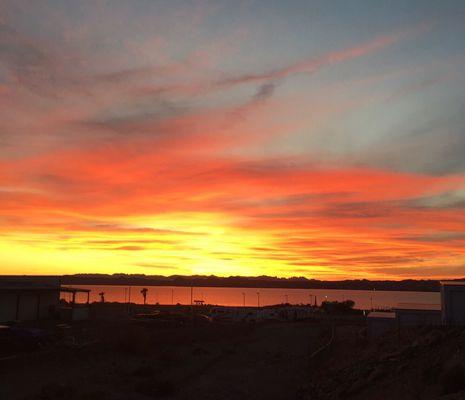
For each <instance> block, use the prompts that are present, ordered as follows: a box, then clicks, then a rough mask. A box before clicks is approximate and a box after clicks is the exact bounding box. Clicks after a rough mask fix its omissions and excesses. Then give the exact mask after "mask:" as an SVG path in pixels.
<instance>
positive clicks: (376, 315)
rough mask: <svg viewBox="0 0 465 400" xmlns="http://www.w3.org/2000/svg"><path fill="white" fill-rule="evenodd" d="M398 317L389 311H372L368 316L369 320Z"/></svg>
mask: <svg viewBox="0 0 465 400" xmlns="http://www.w3.org/2000/svg"><path fill="white" fill-rule="evenodd" d="M395 317H396V313H394V312H390V311H389V312H387V311H372V312H371V313H369V314H368V318H388V319H394V318H395Z"/></svg>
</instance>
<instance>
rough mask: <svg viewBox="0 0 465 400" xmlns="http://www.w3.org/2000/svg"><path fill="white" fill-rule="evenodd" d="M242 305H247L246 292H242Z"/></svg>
mask: <svg viewBox="0 0 465 400" xmlns="http://www.w3.org/2000/svg"><path fill="white" fill-rule="evenodd" d="M242 306H243V307H245V293H244V292H242Z"/></svg>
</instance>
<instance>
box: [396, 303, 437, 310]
mask: <svg viewBox="0 0 465 400" xmlns="http://www.w3.org/2000/svg"><path fill="white" fill-rule="evenodd" d="M394 310H396V311H407V310H410V311H441V304H432V303H399V304H397V307H394Z"/></svg>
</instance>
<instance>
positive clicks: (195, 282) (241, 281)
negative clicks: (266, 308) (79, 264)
mask: <svg viewBox="0 0 465 400" xmlns="http://www.w3.org/2000/svg"><path fill="white" fill-rule="evenodd" d="M449 280H450V279H449ZM456 280H462V279H456ZM439 282H440V281H439V280H433V279H429V280H423V279H422V280H414V279H405V280H399V281H394V280H385V281H380V280H376V281H370V280H367V279H353V280H341V281H323V280H317V279H307V278H304V277H292V278H278V277H272V276H256V277H248V276H229V277H218V276H214V275H210V276H204V275H193V276H183V275H171V276H159V275H141V274H134V275H132V274H113V275H108V274H75V275H64V276H63V277H62V283H63V284H65V285H137V286H144V285H146V286H147V285H153V286H194V287H200V286H203V287H245V288H246V287H256V288H295V289H344V290H386V291H389V290H396V291H414V292H438V291H439V287H440V286H439Z"/></svg>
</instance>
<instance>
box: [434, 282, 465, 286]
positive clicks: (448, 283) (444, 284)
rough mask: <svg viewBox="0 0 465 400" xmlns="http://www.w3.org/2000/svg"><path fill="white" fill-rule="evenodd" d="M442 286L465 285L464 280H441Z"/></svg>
mask: <svg viewBox="0 0 465 400" xmlns="http://www.w3.org/2000/svg"><path fill="white" fill-rule="evenodd" d="M440 283H441V285H442V286H465V281H441V282H440Z"/></svg>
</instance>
